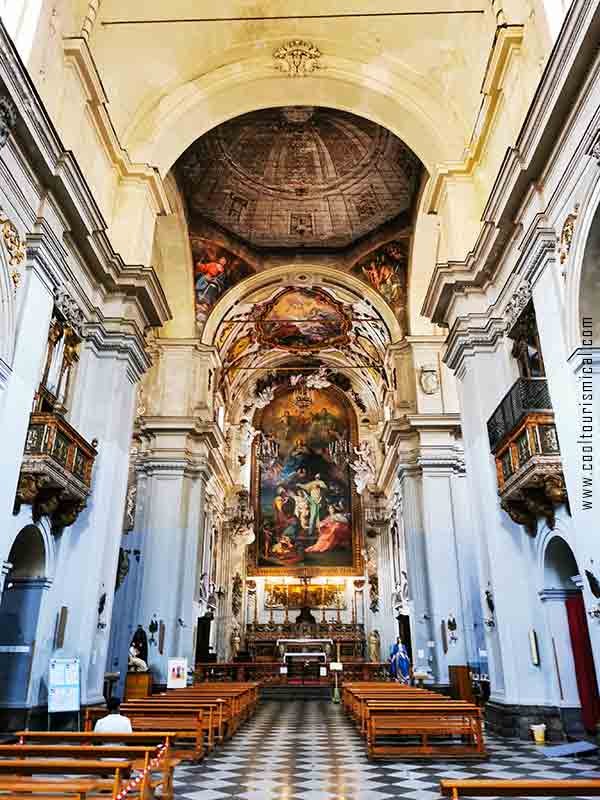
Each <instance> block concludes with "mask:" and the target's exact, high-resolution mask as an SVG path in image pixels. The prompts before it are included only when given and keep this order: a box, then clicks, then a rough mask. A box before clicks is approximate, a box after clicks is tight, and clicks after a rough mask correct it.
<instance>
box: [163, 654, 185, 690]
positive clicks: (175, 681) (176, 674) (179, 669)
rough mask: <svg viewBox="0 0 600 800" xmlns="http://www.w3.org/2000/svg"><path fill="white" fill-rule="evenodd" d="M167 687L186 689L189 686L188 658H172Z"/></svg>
mask: <svg viewBox="0 0 600 800" xmlns="http://www.w3.org/2000/svg"><path fill="white" fill-rule="evenodd" d="M168 664H169V666H168V669H169V674H168V678H167V689H185V687H186V686H187V670H188V662H187V658H170V659H169V662H168Z"/></svg>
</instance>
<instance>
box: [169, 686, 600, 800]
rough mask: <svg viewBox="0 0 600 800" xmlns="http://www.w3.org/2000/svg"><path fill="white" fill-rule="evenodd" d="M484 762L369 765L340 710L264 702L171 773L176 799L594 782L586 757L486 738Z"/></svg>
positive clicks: (407, 793) (368, 794)
mask: <svg viewBox="0 0 600 800" xmlns="http://www.w3.org/2000/svg"><path fill="white" fill-rule="evenodd" d="M488 749H489V758H488V759H487V760H486V761H483V762H475V763H474V762H459V761H455V762H454V761H453V762H449V763H442V762H441V761H440V762H419V761H414V762H411V761H408V760H406V761H374V762H370V761H369V760H368V758H367V756H366V751H365V746H364V743H363V741H362V740H361V738H360V736H359V735H358V733H357V732H356V730H355V728H354V726H353V725H352V724H351V723H350V721H349V720H348V719H347V718H346V716H345V714H344V713H343V711H342V710H341V708H340V707H339V706H336V705H333V704H332V703H326V702H321V701H309V702H287V703H280V702H267V703H263V704H262V705H261V706H260V707H259V710H258V712H257V714H256V715H255V717H254V718H253V719H252V720H251V721H250V722H249V723H246V725H244V726H243V727H242V728H241V729H240V730H239V731H238V733H237V734H236V736H235V737H234V738H233V739H232V740H231V741H230V742H228V743H227V744H226V745H225V746H224V747H222V748H220V749H217V750H216V751H214V752H213V753H212V754H211V755H210V756H209V757H208V758H206V759H205V760H204V761H203V762H202V763H201V764H198V765H195V766H192V765H182V766H181V767H178V768H177V770H176V773H175V795H176V797H177V798H178V800H234V799H235V800H241V799H242V798H243V800H385V799H386V798H403V799H404V800H434V798H435V800H438V798H440V793H439V781H440V779H441V778H444V777H445V778H487V777H489V778H506V779H510V778H515V779H516V778H538V779H554V778H577V777H580V778H588V777H589V778H600V761H599V759H598V758H597V757H596V756H593V757H592V758H581V759H569V758H556V759H548V758H544V756H542V755H541V754H540V753H539V752H537V751H536V747H535V745H534V744H529V743H527V742H520V741H518V740H513V739H501V738H496V737H488ZM552 800H553V799H552Z"/></svg>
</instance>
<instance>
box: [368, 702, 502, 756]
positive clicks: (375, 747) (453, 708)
mask: <svg viewBox="0 0 600 800" xmlns="http://www.w3.org/2000/svg"><path fill="white" fill-rule="evenodd" d="M366 715H367V750H368V753H369V757H371V758H389V757H394V756H410V757H411V758H415V757H416V758H434V757H439V756H443V757H445V756H456V757H457V758H461V759H464V758H485V756H486V751H485V744H484V739H483V723H482V714H481V709H480V708H478V707H477V706H475V705H473V704H471V703H463V702H461V701H456V700H447V699H446V700H443V701H430V702H427V703H414V702H413V703H401V702H393V701H392V702H390V703H388V704H386V703H382V702H381V703H380V702H375V703H371V702H369V701H367V704H366ZM390 737H394V738H397V737H404V739H405V740H406V737H417V738H418V739H419V741H420V743H419V744H418V745H415V744H410V743H404V744H402V743H401V740H400V741H399V742H398V743H396V744H391V743H390V742H385V743H382V744H378V739H381V738H386V739H389V738H390ZM440 737H444V738H448V737H452V739H453V741H452V744H449V743H447V742H440V741H436V740H439V738H440ZM456 737H460V742H458V741H456Z"/></svg>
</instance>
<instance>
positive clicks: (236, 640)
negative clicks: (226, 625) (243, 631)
mask: <svg viewBox="0 0 600 800" xmlns="http://www.w3.org/2000/svg"><path fill="white" fill-rule="evenodd" d="M241 644H242V637H241V636H240V629H239V628H232V629H231V659H232V660H234V659H235V657H236V656H237V654H238V653H239V652H240V647H241Z"/></svg>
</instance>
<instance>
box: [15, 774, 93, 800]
mask: <svg viewBox="0 0 600 800" xmlns="http://www.w3.org/2000/svg"><path fill="white" fill-rule="evenodd" d="M101 786H102V783H101V782H100V781H97V780H95V779H93V778H87V779H86V778H81V779H77V780H72V779H63V780H40V779H29V780H26V779H22V778H6V777H4V776H0V797H1V798H2V800H23V798H24V794H25V793H26V794H28V795H31V796H32V797H35V800H57V799H58V798H59V797H69V798H77V800H86V798H87V796H88V795H89V794H92V793H94V792H97V791H98V790H99V789H100V788H101Z"/></svg>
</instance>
